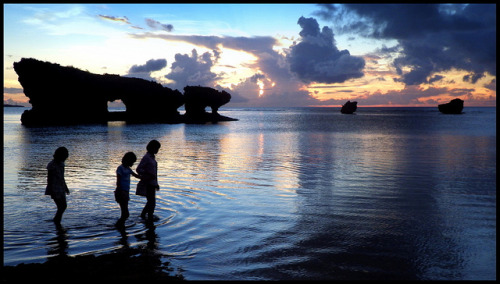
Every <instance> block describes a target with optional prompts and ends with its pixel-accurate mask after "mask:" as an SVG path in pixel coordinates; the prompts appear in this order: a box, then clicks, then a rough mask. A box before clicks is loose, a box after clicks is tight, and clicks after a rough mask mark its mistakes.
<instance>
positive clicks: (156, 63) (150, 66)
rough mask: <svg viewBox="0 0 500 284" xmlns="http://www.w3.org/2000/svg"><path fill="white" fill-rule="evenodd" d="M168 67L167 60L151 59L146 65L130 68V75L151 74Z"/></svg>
mask: <svg viewBox="0 0 500 284" xmlns="http://www.w3.org/2000/svg"><path fill="white" fill-rule="evenodd" d="M165 66H167V60H165V59H150V60H148V61H147V62H146V64H144V65H134V66H132V67H130V70H129V73H145V72H146V73H149V72H153V71H158V70H161V69H163V68H165Z"/></svg>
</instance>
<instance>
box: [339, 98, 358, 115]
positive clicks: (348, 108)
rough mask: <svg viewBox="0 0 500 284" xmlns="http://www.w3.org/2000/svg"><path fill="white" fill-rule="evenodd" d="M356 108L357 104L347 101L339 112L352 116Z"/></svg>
mask: <svg viewBox="0 0 500 284" xmlns="http://www.w3.org/2000/svg"><path fill="white" fill-rule="evenodd" d="M357 108H358V102H351V101H347V102H346V103H345V104H343V105H342V108H341V109H340V112H341V113H345V114H352V113H354V112H355V111H356V109H357Z"/></svg>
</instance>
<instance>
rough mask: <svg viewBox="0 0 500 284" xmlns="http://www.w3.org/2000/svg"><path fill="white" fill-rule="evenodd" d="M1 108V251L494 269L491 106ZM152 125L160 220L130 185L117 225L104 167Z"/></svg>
mask: <svg viewBox="0 0 500 284" xmlns="http://www.w3.org/2000/svg"><path fill="white" fill-rule="evenodd" d="M4 112H5V113H4V264H5V265H15V264H18V263H21V262H44V261H45V260H46V259H47V257H51V256H54V255H58V254H68V255H80V254H89V253H98V254H100V253H106V252H111V251H115V250H118V249H120V248H123V247H124V246H130V247H144V248H148V249H151V250H152V251H154V252H155V253H156V254H157V255H158V257H159V258H161V259H162V261H168V262H170V266H171V267H172V268H174V269H175V270H177V271H179V272H181V273H182V275H184V277H185V278H186V279H188V280H196V279H223V280H234V279H236V280H278V279H450V280H462V279H467V280H469V279H470V280H484V279H488V280H489V279H495V278H496V129H495V127H496V125H495V123H496V122H495V121H496V118H495V116H496V110H495V108H466V109H465V113H464V114H462V115H442V114H440V113H439V112H438V111H437V109H434V108H358V111H357V113H356V114H355V115H342V114H340V112H339V111H338V109H337V108H279V109H228V110H226V111H221V114H223V115H227V116H230V117H235V118H238V119H240V120H239V121H236V122H223V123H218V124H207V125H185V124H175V125H168V124H149V125H148V124H132V125H127V124H125V123H123V122H110V123H108V124H107V125H92V126H74V127H45V128H25V127H23V126H22V125H20V122H19V117H20V113H21V112H22V109H13V108H4ZM151 139H157V140H159V141H160V142H161V143H162V148H161V149H160V151H159V153H158V155H157V161H158V166H159V183H160V187H161V189H160V191H159V192H158V194H157V207H156V210H155V215H156V216H157V217H158V218H159V220H158V221H156V222H154V225H152V226H151V225H149V224H147V223H145V222H143V221H142V219H140V218H139V214H140V212H141V210H142V208H143V206H144V204H145V198H143V197H139V196H136V195H134V194H131V201H130V203H129V210H130V213H131V217H130V218H129V219H128V220H127V222H126V228H125V230H124V231H119V230H117V229H116V228H115V227H114V223H115V222H116V220H117V219H118V218H119V215H120V210H119V207H118V205H117V204H116V202H115V201H114V196H113V190H114V184H115V182H116V177H115V170H116V167H117V166H118V165H119V163H120V161H121V158H122V156H123V154H125V153H126V152H128V151H133V152H135V153H136V155H137V156H138V157H139V159H140V158H141V157H142V155H144V153H145V146H146V144H147V142H148V141H149V140H151ZM59 146H66V147H67V148H68V150H69V153H70V156H69V158H68V160H67V161H66V182H67V184H68V186H69V188H70V191H71V194H70V195H69V196H68V209H67V210H66V212H65V214H64V216H63V221H62V225H63V228H62V229H60V230H57V229H56V227H55V225H54V224H53V223H52V222H51V219H52V217H53V214H54V213H55V205H54V203H53V201H52V200H51V199H50V197H48V196H44V195H43V193H44V188H45V185H46V174H47V173H46V165H47V163H48V162H49V161H50V160H51V158H52V154H53V152H54V150H55V149H56V148H57V147H59ZM136 166H137V163H136V164H135V165H134V166H133V169H135V167H136ZM136 183H137V180H136V179H134V178H132V188H135V185H136Z"/></svg>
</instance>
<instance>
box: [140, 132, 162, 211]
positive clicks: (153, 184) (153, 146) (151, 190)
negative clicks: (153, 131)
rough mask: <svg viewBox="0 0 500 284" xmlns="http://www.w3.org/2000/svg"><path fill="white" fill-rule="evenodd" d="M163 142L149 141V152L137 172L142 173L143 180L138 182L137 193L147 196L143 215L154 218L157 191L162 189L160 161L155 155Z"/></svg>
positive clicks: (147, 148) (147, 147)
mask: <svg viewBox="0 0 500 284" xmlns="http://www.w3.org/2000/svg"><path fill="white" fill-rule="evenodd" d="M160 147H161V144H160V142H158V141H157V140H151V141H149V143H148V145H147V146H146V150H147V153H146V154H145V155H144V157H142V159H141V162H139V165H138V166H137V172H138V173H139V174H140V175H141V181H139V182H138V183H137V190H136V194H137V195H142V196H146V200H147V202H146V205H145V206H144V209H143V210H142V213H141V217H142V218H144V219H145V218H146V214H147V215H148V219H149V220H151V221H152V220H154V216H153V213H154V211H155V207H156V191H158V190H160V186H159V185H158V163H157V162H156V159H155V155H156V154H157V153H158V150H159V149H160Z"/></svg>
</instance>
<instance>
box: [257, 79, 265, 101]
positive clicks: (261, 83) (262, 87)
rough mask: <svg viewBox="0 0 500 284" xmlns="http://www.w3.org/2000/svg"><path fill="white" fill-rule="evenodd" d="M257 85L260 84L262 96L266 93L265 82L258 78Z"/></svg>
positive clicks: (260, 94)
mask: <svg viewBox="0 0 500 284" xmlns="http://www.w3.org/2000/svg"><path fill="white" fill-rule="evenodd" d="M257 85H259V97H262V96H263V95H264V82H262V81H261V80H260V79H257Z"/></svg>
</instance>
